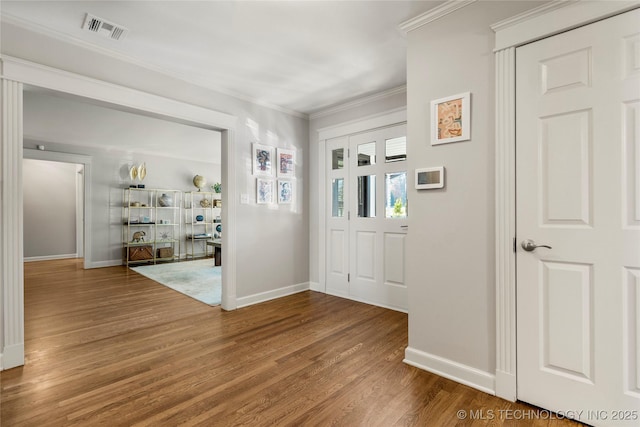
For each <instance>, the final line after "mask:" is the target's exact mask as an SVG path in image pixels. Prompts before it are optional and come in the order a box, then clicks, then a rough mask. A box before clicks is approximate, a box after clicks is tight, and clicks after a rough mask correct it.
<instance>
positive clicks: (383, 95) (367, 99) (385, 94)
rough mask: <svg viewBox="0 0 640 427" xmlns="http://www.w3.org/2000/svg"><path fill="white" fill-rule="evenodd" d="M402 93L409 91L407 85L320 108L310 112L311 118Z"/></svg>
mask: <svg viewBox="0 0 640 427" xmlns="http://www.w3.org/2000/svg"><path fill="white" fill-rule="evenodd" d="M400 93H407V85H403V86H398V87H395V88H393V89H388V90H385V91H382V92H377V93H374V94H373V95H368V96H364V97H362V98H357V99H354V100H353V101H349V102H345V103H343V104H338V105H334V106H331V107H329V108H325V109H322V110H318V111H316V112H314V113H311V114H309V119H310V120H314V119H318V118H320V117H325V116H329V115H331V114H335V113H339V112H341V111H345V110H349V109H352V108H357V107H361V106H363V105H366V104H369V103H371V102H374V101H377V100H379V99H382V98H387V97H389V96H393V95H397V94H400Z"/></svg>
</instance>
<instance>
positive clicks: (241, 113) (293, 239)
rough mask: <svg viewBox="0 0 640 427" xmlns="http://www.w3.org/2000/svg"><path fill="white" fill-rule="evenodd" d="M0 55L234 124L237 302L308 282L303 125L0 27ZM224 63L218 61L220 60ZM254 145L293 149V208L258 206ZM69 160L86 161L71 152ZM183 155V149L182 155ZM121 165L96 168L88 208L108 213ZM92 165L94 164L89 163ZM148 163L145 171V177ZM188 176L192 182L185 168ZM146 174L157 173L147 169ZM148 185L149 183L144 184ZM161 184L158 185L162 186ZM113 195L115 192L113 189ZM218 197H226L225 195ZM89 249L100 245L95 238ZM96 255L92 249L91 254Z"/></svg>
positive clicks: (105, 252) (101, 255)
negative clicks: (231, 118) (243, 199)
mask: <svg viewBox="0 0 640 427" xmlns="http://www.w3.org/2000/svg"><path fill="white" fill-rule="evenodd" d="M1 36H2V38H1V40H2V45H1V49H2V53H3V54H7V55H10V56H15V57H18V58H22V59H26V60H29V61H33V62H36V63H40V64H43V65H48V66H51V67H54V68H58V69H62V70H66V71H71V72H74V73H78V74H82V75H86V76H88V77H92V78H96V79H100V80H104V81H108V82H112V83H116V84H120V85H123V86H127V87H133V88H136V89H138V90H141V91H145V92H149V93H153V94H158V95H161V96H164V97H167V98H171V99H176V100H179V101H183V102H186V103H190V104H193V105H197V106H202V107H205V108H209V109H212V110H217V111H220V112H224V113H228V114H232V115H235V116H236V117H238V127H237V129H236V130H235V134H234V136H235V147H234V149H235V157H236V165H235V167H236V171H237V172H236V176H235V181H236V182H235V184H236V188H237V190H238V194H246V195H248V196H249V199H250V202H249V203H248V204H240V200H235V201H234V203H235V204H236V205H237V206H236V224H237V230H236V233H237V239H236V240H237V244H236V256H237V261H236V262H237V266H238V269H237V275H236V287H237V296H238V297H239V298H242V297H244V296H249V295H254V294H257V293H261V292H269V291H272V290H274V289H278V288H281V287H285V286H291V285H294V284H300V283H306V282H308V280H309V256H308V253H309V242H308V236H309V221H308V216H309V211H308V196H307V194H308V191H307V189H308V140H309V136H308V135H309V130H308V121H307V120H306V118H303V117H297V116H294V115H291V114H287V113H285V112H282V111H278V110H276V109H272V108H266V107H262V106H259V105H256V104H253V103H250V102H247V101H242V100H239V99H237V98H233V97H231V96H228V95H223V94H220V93H218V92H215V91H212V90H209V89H204V88H202V87H198V86H196V85H193V84H190V83H187V82H185V81H182V80H179V79H177V78H172V77H168V76H166V75H163V74H160V73H158V72H155V71H150V70H148V69H143V68H141V67H139V66H137V65H133V64H131V63H127V62H124V61H122V60H120V59H117V58H113V57H111V58H109V57H106V56H104V55H102V54H101V53H98V52H95V51H91V50H88V49H84V48H81V47H78V46H74V45H71V44H69V43H65V42H63V41H60V40H57V39H51V38H48V37H46V36H44V35H42V34H38V33H35V32H31V31H28V30H25V29H23V28H19V27H17V26H15V25H12V24H5V23H3V26H2V34H1ZM221 60H224V58H221ZM252 142H259V143H263V144H269V145H272V146H274V147H275V146H278V147H286V148H290V149H295V150H296V152H297V161H296V184H297V185H296V188H297V191H296V197H295V201H296V202H295V204H292V205H280V206H278V205H271V206H265V205H256V203H255V191H256V190H255V177H253V176H252V175H251V158H250V147H251V143H252ZM65 149H69V150H73V151H71V152H73V153H78V154H84V153H83V152H82V150H80V149H79V148H78V147H76V146H69V147H68V148H65ZM185 149H189V148H188V147H185ZM124 160H126V159H121V160H115V159H110V160H108V161H106V162H105V164H104V165H102V166H99V165H94V166H93V170H94V171H93V173H94V174H96V176H98V177H99V178H96V179H94V185H95V187H94V188H93V194H94V198H96V199H98V198H100V199H99V200H94V201H92V203H93V204H94V205H100V206H103V207H105V206H109V203H110V200H112V199H113V196H114V195H113V194H112V193H111V192H106V191H105V190H106V189H108V188H110V187H109V186H110V183H113V182H117V180H118V179H120V178H119V176H120V173H121V169H120V168H121V167H122V165H123V164H124ZM94 161H95V157H94ZM149 166H150V165H149V163H147V167H148V169H149ZM187 169H188V171H189V172H188V173H189V174H190V175H191V176H193V175H192V173H191V172H192V169H191V168H185V173H186V170H187ZM151 170H152V171H153V170H158V169H157V168H156V167H155V166H153V165H152V166H151ZM148 179H151V176H149V178H148ZM160 184H161V183H158V185H160ZM112 190H113V189H112ZM223 191H224V190H223ZM109 215H110V213H108V211H98V212H94V224H93V225H92V232H94V233H101V235H104V231H103V230H102V229H101V228H100V225H99V224H100V223H99V221H102V222H101V223H104V222H105V221H106V222H109V223H110V222H112V221H115V219H113V218H110V217H109ZM94 241H96V242H97V241H99V238H98V236H97V235H96V236H95V237H94ZM96 250H97V247H96ZM113 254H114V248H113V246H112V243H111V241H109V242H108V243H107V244H106V245H105V246H103V248H102V250H101V251H97V252H95V253H94V257H95V259H96V261H100V260H108V259H112V257H113Z"/></svg>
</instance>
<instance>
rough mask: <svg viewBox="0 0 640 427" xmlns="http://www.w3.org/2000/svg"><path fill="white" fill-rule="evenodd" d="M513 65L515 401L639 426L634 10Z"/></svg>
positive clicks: (639, 65)
mask: <svg viewBox="0 0 640 427" xmlns="http://www.w3.org/2000/svg"><path fill="white" fill-rule="evenodd" d="M516 72H517V79H516V80H517V81H516V96H517V103H516V111H517V117H516V141H517V149H516V152H517V154H516V175H517V181H516V188H517V208H516V209H517V234H518V236H517V242H516V243H517V244H516V246H517V325H518V326H517V336H518V344H517V355H518V356H517V362H518V367H517V374H518V377H517V378H518V399H520V400H523V401H526V402H529V403H532V404H534V405H537V406H541V407H543V408H548V409H551V410H553V411H556V412H559V413H561V414H565V415H568V416H571V417H574V418H577V419H579V420H580V421H583V422H585V423H587V424H591V425H612V426H638V425H640V11H639V10H635V11H632V12H627V13H625V14H623V15H619V16H616V17H612V18H609V19H606V20H603V21H600V22H596V23H594V24H591V25H589V26H585V27H582V28H578V29H576V30H573V31H570V32H567V33H563V34H560V35H557V36H555V37H551V38H548V39H544V40H541V41H538V42H536V43H532V44H529V45H526V46H523V47H520V48H518V49H517V51H516ZM536 246H537V248H536ZM545 246H549V247H545Z"/></svg>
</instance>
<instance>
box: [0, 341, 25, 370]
mask: <svg viewBox="0 0 640 427" xmlns="http://www.w3.org/2000/svg"><path fill="white" fill-rule="evenodd" d="M22 365H24V343H19V344H11V345H8V346H6V347H5V348H4V352H3V353H2V354H1V355H0V370H5V369H11V368H15V367H17V366H22Z"/></svg>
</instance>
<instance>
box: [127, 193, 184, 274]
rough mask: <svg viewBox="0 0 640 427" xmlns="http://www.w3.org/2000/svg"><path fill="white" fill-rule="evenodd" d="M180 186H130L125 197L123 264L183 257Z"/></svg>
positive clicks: (172, 259)
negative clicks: (161, 187) (162, 188)
mask: <svg viewBox="0 0 640 427" xmlns="http://www.w3.org/2000/svg"><path fill="white" fill-rule="evenodd" d="M181 205H182V192H181V191H180V190H160V189H146V188H127V189H125V190H124V192H123V201H122V218H123V226H122V246H123V251H122V253H123V264H124V265H126V266H129V265H131V264H142V263H153V264H155V263H157V262H162V261H175V260H178V259H180V240H181V239H180V236H181V230H182V228H181V220H180V206H181Z"/></svg>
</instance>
